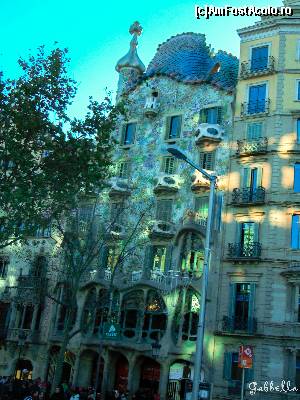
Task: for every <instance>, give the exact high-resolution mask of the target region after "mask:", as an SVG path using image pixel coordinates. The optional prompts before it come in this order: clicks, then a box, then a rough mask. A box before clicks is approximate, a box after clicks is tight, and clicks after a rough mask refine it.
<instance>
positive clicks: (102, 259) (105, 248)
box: [100, 245, 109, 268]
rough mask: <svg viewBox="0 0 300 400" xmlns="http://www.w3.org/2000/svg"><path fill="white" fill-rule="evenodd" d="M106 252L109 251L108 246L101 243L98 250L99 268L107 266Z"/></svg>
mask: <svg viewBox="0 0 300 400" xmlns="http://www.w3.org/2000/svg"><path fill="white" fill-rule="evenodd" d="M108 253H109V247H108V246H106V245H103V247H102V249H101V251H100V268H106V267H107V261H108Z"/></svg>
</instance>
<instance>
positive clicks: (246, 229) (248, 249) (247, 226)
mask: <svg viewBox="0 0 300 400" xmlns="http://www.w3.org/2000/svg"><path fill="white" fill-rule="evenodd" d="M240 229H241V232H240V233H241V236H240V237H241V242H240V243H241V253H242V256H243V257H252V256H253V255H254V251H255V248H254V246H255V242H257V241H258V225H257V224H256V223H255V222H243V223H242V224H241V227H240Z"/></svg>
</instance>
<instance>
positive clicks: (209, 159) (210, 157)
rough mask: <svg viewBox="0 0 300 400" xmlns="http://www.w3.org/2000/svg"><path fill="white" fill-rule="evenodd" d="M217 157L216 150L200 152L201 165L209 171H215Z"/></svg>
mask: <svg viewBox="0 0 300 400" xmlns="http://www.w3.org/2000/svg"><path fill="white" fill-rule="evenodd" d="M215 158H216V152H215V151H208V152H202V153H200V167H201V168H203V169H207V170H209V171H213V170H214V169H215Z"/></svg>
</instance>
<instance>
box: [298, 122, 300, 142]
mask: <svg viewBox="0 0 300 400" xmlns="http://www.w3.org/2000/svg"><path fill="white" fill-rule="evenodd" d="M297 143H300V119H297Z"/></svg>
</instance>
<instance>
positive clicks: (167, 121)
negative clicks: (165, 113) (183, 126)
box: [165, 117, 171, 139]
mask: <svg viewBox="0 0 300 400" xmlns="http://www.w3.org/2000/svg"><path fill="white" fill-rule="evenodd" d="M170 129H171V117H167V120H166V135H165V137H166V139H170Z"/></svg>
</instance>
